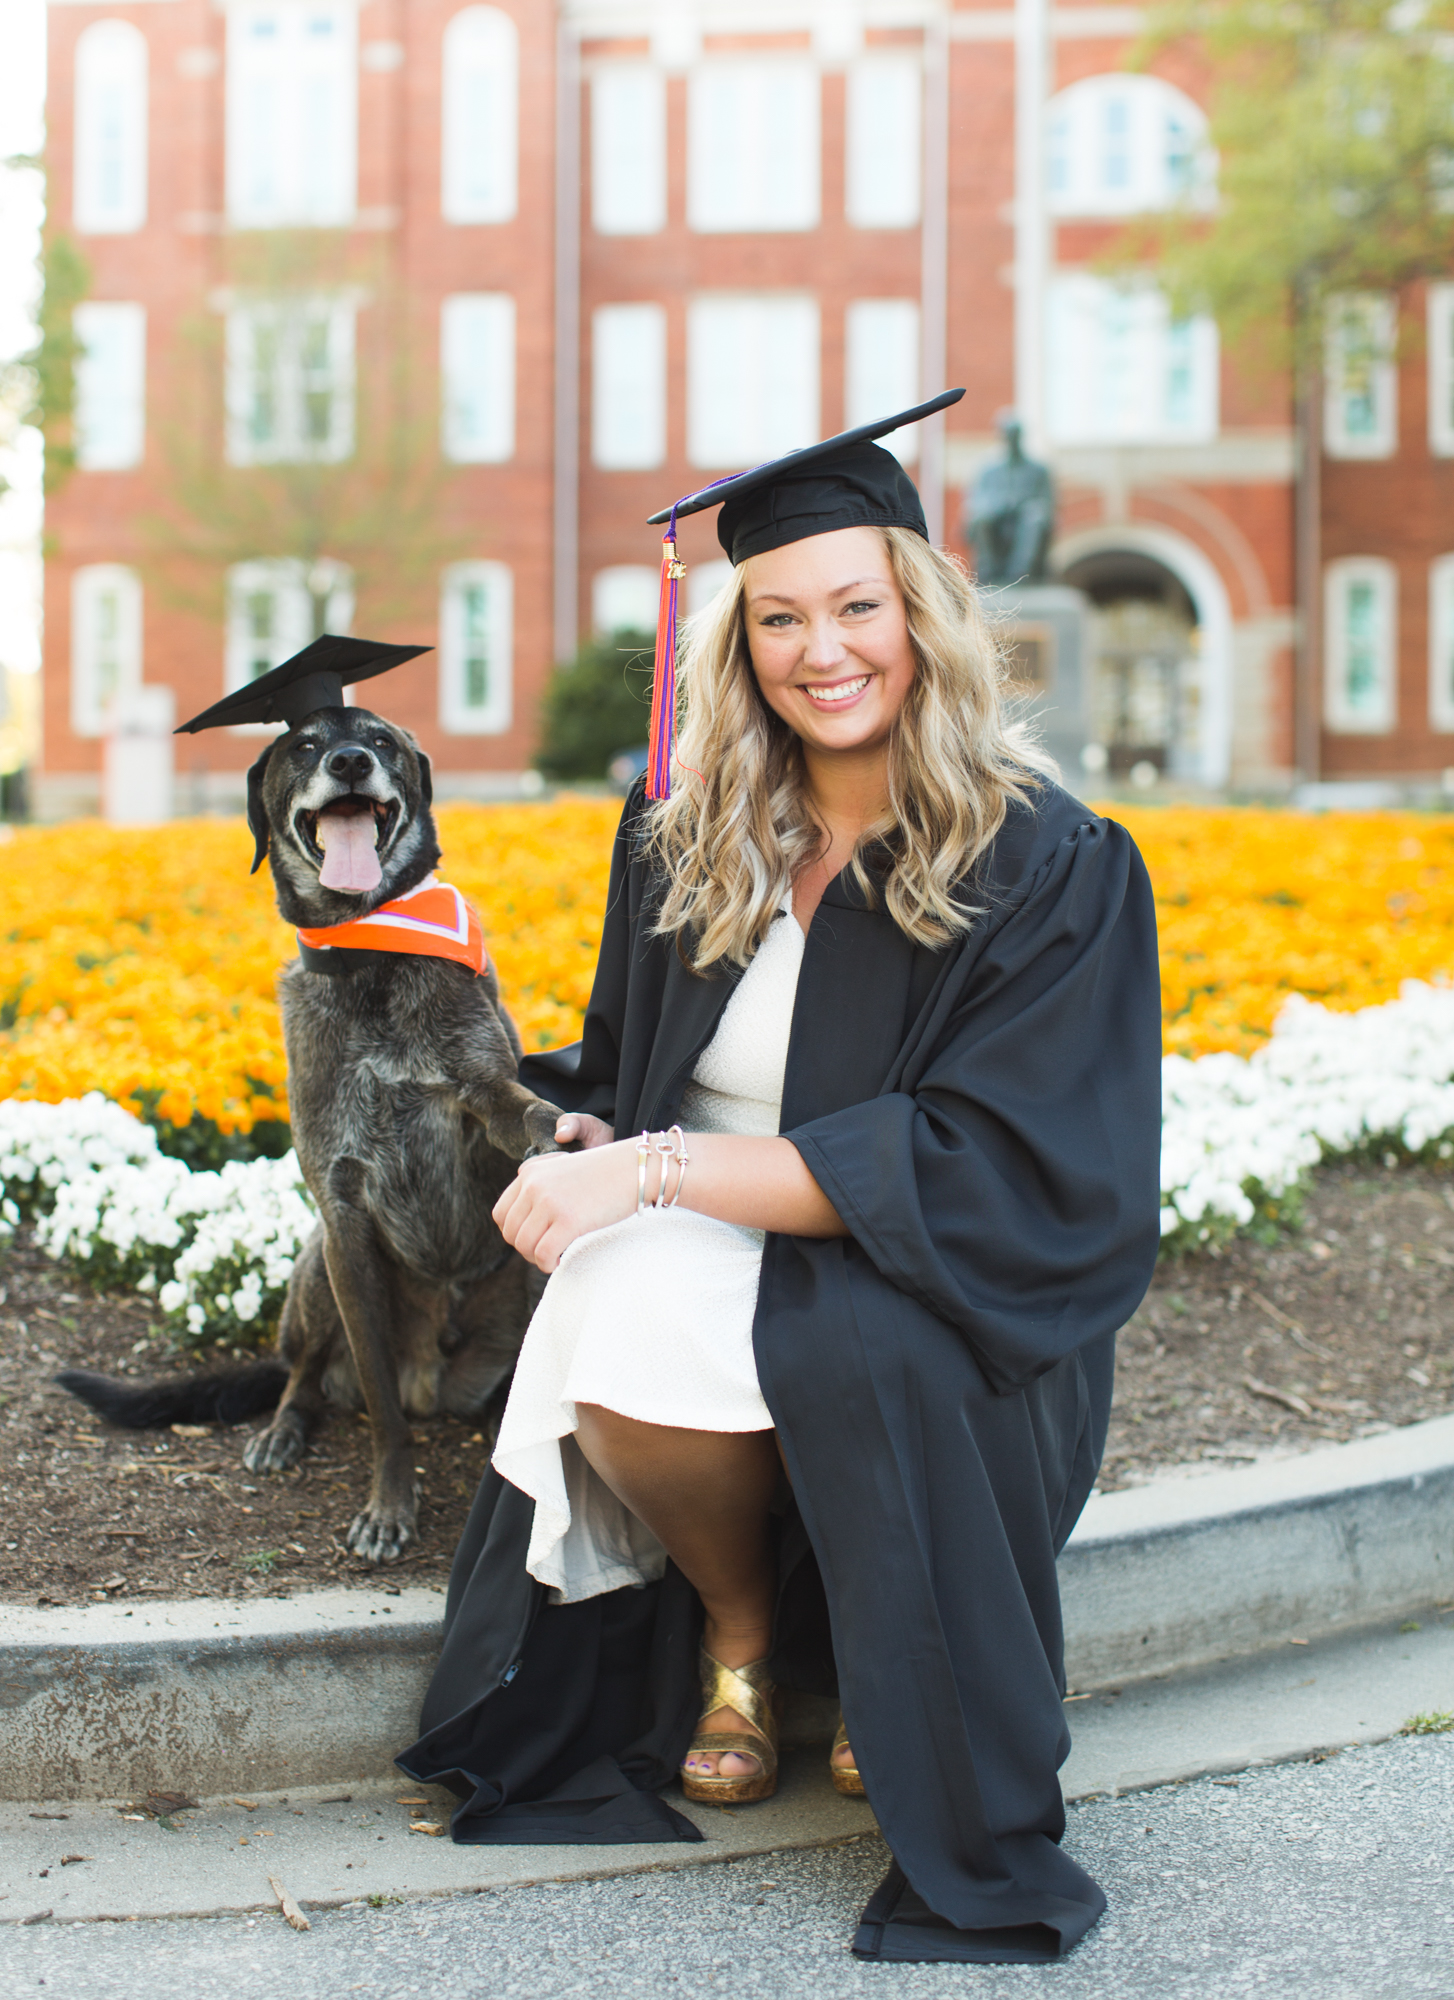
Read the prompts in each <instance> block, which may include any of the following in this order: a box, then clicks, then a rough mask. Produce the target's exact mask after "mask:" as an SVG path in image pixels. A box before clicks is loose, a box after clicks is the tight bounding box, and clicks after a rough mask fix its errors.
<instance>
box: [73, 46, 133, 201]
mask: <svg viewBox="0 0 1454 2000" xmlns="http://www.w3.org/2000/svg"><path fill="white" fill-rule="evenodd" d="M146 56H147V51H146V37H145V35H143V34H142V32H141V30H140V28H134V27H133V26H132V25H131V23H130V21H93V22H92V23H91V25H90V27H89V28H86V29H84V30H83V31H82V33H81V35H80V37H79V39H78V40H77V43H76V152H75V186H74V189H73V191H72V213H73V216H74V219H75V225H76V228H77V229H78V230H80V231H81V232H82V233H83V234H85V235H87V236H125V235H128V234H129V233H130V232H131V231H132V230H133V229H140V228H142V227H143V226H144V224H145V222H146Z"/></svg>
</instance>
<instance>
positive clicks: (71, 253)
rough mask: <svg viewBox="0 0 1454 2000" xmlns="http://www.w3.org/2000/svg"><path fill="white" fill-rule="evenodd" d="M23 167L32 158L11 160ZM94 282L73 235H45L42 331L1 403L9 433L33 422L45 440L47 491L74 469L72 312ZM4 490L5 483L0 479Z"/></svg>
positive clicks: (1, 392) (18, 363) (1, 390)
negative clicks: (71, 236)
mask: <svg viewBox="0 0 1454 2000" xmlns="http://www.w3.org/2000/svg"><path fill="white" fill-rule="evenodd" d="M5 165H6V166H7V167H8V168H10V169H12V170H16V169H20V170H23V169H25V168H27V167H32V166H35V165H36V163H35V162H34V161H30V160H24V159H15V160H7V161H6V162H5ZM90 287H91V271H90V266H89V265H88V264H87V262H86V260H85V258H84V257H83V256H82V255H81V253H80V251H79V250H78V249H77V248H76V246H75V244H74V243H73V242H72V241H71V239H70V237H69V236H65V235H59V234H57V235H51V236H47V237H46V238H45V239H44V241H43V243H42V245H41V253H40V297H39V299H38V300H37V302H36V311H35V317H36V324H37V326H38V328H39V335H38V338H37V339H36V341H35V343H34V345H33V346H31V347H30V348H28V349H27V350H26V352H25V353H24V354H22V355H20V356H19V357H18V358H17V359H16V360H15V361H13V362H11V363H10V364H9V366H8V367H7V368H6V369H5V370H4V371H3V380H0V406H3V409H4V417H5V422H4V428H5V433H6V435H7V436H8V435H9V434H10V433H11V431H12V430H13V429H14V428H16V427H18V426H19V425H21V424H34V425H35V427H36V428H37V430H39V431H40V433H41V435H42V437H43V438H44V439H45V490H46V493H47V495H52V494H55V493H58V492H59V491H60V489H61V487H62V486H64V484H65V483H66V481H67V479H69V477H70V475H71V474H72V472H74V471H75V468H76V445H75V437H74V434H73V432H74V417H75V407H76V362H77V360H78V359H79V357H80V352H81V343H80V341H79V340H78V339H77V338H76V331H75V325H74V321H73V315H74V313H75V309H76V307H77V306H78V305H79V304H80V303H81V301H82V299H84V298H85V296H86V294H87V292H88V291H89V290H90ZM0 491H3V483H0Z"/></svg>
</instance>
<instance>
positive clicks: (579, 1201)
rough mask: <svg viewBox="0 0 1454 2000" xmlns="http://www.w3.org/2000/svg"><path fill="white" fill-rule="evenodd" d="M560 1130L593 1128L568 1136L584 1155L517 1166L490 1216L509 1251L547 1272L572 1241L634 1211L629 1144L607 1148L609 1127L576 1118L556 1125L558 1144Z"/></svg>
mask: <svg viewBox="0 0 1454 2000" xmlns="http://www.w3.org/2000/svg"><path fill="white" fill-rule="evenodd" d="M566 1125H584V1126H587V1127H593V1128H594V1132H589V1131H588V1132H582V1133H579V1134H577V1133H574V1132H573V1133H571V1134H570V1135H569V1136H570V1137H572V1138H575V1137H579V1138H580V1139H581V1141H582V1143H583V1145H584V1146H585V1147H586V1149H587V1150H586V1151H584V1152H581V1153H546V1154H543V1155H542V1156H541V1157H540V1158H538V1159H534V1160H525V1161H523V1162H522V1163H521V1166H520V1171H519V1172H518V1173H517V1174H516V1176H515V1178H514V1180H513V1181H511V1183H510V1185H509V1187H507V1188H506V1190H505V1192H504V1193H503V1194H502V1195H501V1196H500V1199H499V1200H498V1201H497V1202H496V1203H495V1206H494V1208H493V1210H492V1211H491V1213H492V1214H493V1216H494V1218H495V1221H496V1223H497V1225H498V1226H499V1229H500V1233H501V1234H502V1235H503V1236H504V1238H505V1241H506V1242H507V1243H508V1244H509V1245H510V1247H511V1249H512V1250H518V1251H519V1252H520V1255H521V1256H522V1257H525V1258H528V1259H529V1261H530V1262H531V1263H532V1264H535V1265H537V1266H538V1267H539V1269H540V1270H542V1271H553V1270H554V1269H555V1268H556V1266H557V1265H558V1264H559V1262H560V1260H561V1258H562V1257H563V1256H564V1255H565V1253H566V1251H567V1250H568V1249H569V1248H570V1246H571V1244H572V1243H574V1242H575V1240H576V1238H577V1237H578V1236H585V1235H586V1234H588V1233H589V1231H591V1230H593V1229H605V1228H606V1227H607V1226H608V1225H609V1224H611V1223H613V1222H621V1221H624V1219H625V1218H626V1217H627V1216H628V1215H631V1214H632V1213H633V1212H634V1211H635V1208H636V1147H635V1143H634V1141H631V1140H621V1141H619V1142H613V1141H612V1139H611V1133H610V1127H609V1126H606V1125H602V1123H601V1121H600V1119H599V1118H588V1117H586V1116H584V1114H582V1113H580V1112H573V1113H571V1114H569V1115H567V1116H566V1117H564V1118H562V1119H561V1121H560V1124H559V1125H557V1126H556V1136H557V1137H558V1138H559V1137H561V1136H563V1134H562V1127H563V1126H566ZM600 1134H604V1135H605V1136H604V1137H601V1136H598V1135H600Z"/></svg>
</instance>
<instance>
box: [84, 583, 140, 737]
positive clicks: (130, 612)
mask: <svg viewBox="0 0 1454 2000" xmlns="http://www.w3.org/2000/svg"><path fill="white" fill-rule="evenodd" d="M141 679H142V589H141V578H140V577H139V576H138V575H137V573H136V571H135V570H134V569H128V568H127V566H126V565H125V564H124V563H87V564H86V565H85V566H84V567H83V568H81V569H78V570H76V571H74V572H73V573H72V576H71V730H72V733H73V734H74V735H76V736H104V735H105V734H106V731H107V728H108V726H109V719H110V712H111V710H112V708H113V707H114V705H115V703H116V702H117V701H118V700H120V699H122V698H124V697H125V696H127V695H131V694H135V692H136V691H137V689H138V688H139V687H140V686H141Z"/></svg>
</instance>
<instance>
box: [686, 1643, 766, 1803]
mask: <svg viewBox="0 0 1454 2000" xmlns="http://www.w3.org/2000/svg"><path fill="white" fill-rule="evenodd" d="M701 1672H702V1715H703V1716H704V1717H706V1716H708V1715H711V1714H712V1712H713V1711H714V1710H715V1709H719V1708H731V1709H735V1710H736V1712H737V1714H738V1715H740V1716H741V1717H742V1720H743V1721H744V1723H745V1724H746V1725H747V1726H746V1728H745V1729H707V1730H704V1729H699V1730H698V1731H697V1734H696V1735H695V1736H694V1737H693V1738H692V1741H691V1747H690V1748H689V1749H688V1751H687V1755H688V1756H689V1757H718V1756H722V1755H725V1754H728V1753H733V1752H735V1754H736V1755H737V1756H739V1757H756V1758H757V1760H758V1762H759V1763H760V1764H761V1765H762V1769H761V1770H760V1771H756V1772H754V1773H753V1774H752V1775H751V1776H750V1777H745V1778H718V1777H707V1776H705V1775H699V1774H697V1773H694V1772H691V1771H689V1770H688V1769H687V1768H686V1765H685V1764H683V1766H682V1791H683V1793H684V1795H685V1796H686V1797H687V1798H689V1799H696V1800H697V1801H698V1803H700V1804H703V1805H717V1806H732V1805H747V1804H748V1803H750V1801H752V1800H754V1799H770V1798H771V1797H772V1795H773V1793H774V1792H775V1791H776V1790H777V1689H776V1688H775V1687H774V1686H773V1684H772V1682H771V1681H770V1680H769V1679H768V1677H767V1661H766V1660H753V1661H751V1662H750V1663H749V1664H748V1665H747V1666H745V1667H724V1666H723V1664H722V1662H721V1661H720V1660H714V1659H713V1658H712V1656H711V1654H710V1653H703V1654H702V1656H701Z"/></svg>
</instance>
